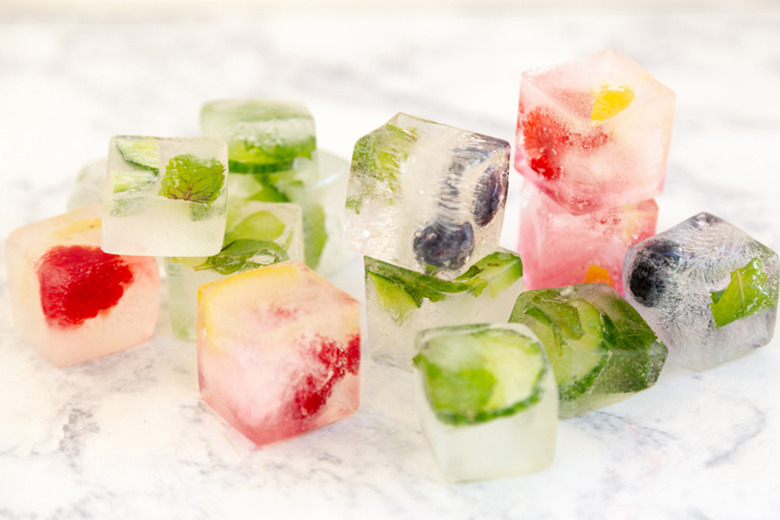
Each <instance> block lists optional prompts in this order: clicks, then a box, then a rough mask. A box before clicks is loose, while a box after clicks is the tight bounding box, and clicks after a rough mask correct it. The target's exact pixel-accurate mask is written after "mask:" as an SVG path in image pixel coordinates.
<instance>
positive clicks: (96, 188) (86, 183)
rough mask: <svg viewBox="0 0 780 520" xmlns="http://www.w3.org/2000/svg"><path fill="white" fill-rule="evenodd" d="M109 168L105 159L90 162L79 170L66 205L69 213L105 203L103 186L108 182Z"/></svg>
mask: <svg viewBox="0 0 780 520" xmlns="http://www.w3.org/2000/svg"><path fill="white" fill-rule="evenodd" d="M107 166H108V164H107V160H106V158H105V157H103V158H101V159H94V160H92V161H89V162H88V163H86V164H85V165H84V166H83V167H82V168H81V170H79V173H78V176H77V177H76V181H75V182H74V183H73V186H72V187H71V189H70V194H69V195H68V200H67V202H66V203H65V208H66V209H67V210H68V211H72V210H74V209H76V208H81V207H83V206H89V205H90V204H102V203H103V185H104V184H105V181H106V169H107Z"/></svg>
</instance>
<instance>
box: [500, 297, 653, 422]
mask: <svg viewBox="0 0 780 520" xmlns="http://www.w3.org/2000/svg"><path fill="white" fill-rule="evenodd" d="M509 321H511V322H513V323H522V324H523V325H526V326H528V327H529V328H530V329H531V330H532V331H533V332H534V334H536V335H537V336H538V337H539V339H540V340H541V341H542V344H543V345H544V348H545V350H546V351H547V357H548V358H549V359H550V363H551V365H552V368H553V371H554V372H555V379H556V381H557V383H558V395H559V397H560V410H559V414H560V416H561V417H562V418H567V417H574V416H576V415H582V414H585V413H588V412H591V411H593V410H596V409H598V408H603V407H605V406H608V405H610V404H613V403H617V402H619V401H622V400H624V399H626V398H628V397H631V396H632V395H634V394H636V393H637V392H640V391H642V390H645V389H647V388H649V387H651V386H653V385H654V384H655V382H656V381H657V380H658V376H659V375H660V373H661V369H662V368H663V366H664V362H665V361H666V357H667V353H668V351H667V348H666V346H665V345H664V344H663V343H662V342H660V341H658V338H657V337H656V335H655V333H654V332H653V331H652V330H651V329H650V326H649V325H648V324H647V323H646V322H645V321H644V320H643V319H642V317H641V316H640V315H639V313H637V311H636V310H635V309H634V308H633V307H631V305H629V304H628V302H626V300H624V299H623V298H621V297H620V295H619V294H618V293H617V291H615V290H614V289H613V288H612V287H610V286H608V285H606V284H601V283H587V284H579V285H573V286H568V287H556V288H553V289H539V290H535V291H526V292H524V293H523V294H521V295H520V296H519V297H518V298H517V302H516V303H515V306H514V309H512V316H511V318H510V319H509Z"/></svg>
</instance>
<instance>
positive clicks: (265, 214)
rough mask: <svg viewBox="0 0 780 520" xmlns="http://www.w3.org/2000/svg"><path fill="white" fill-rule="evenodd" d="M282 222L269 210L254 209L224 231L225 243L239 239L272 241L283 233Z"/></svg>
mask: <svg viewBox="0 0 780 520" xmlns="http://www.w3.org/2000/svg"><path fill="white" fill-rule="evenodd" d="M285 227H286V226H285V225H284V222H282V221H281V220H279V218H278V217H276V215H274V214H273V213H271V212H269V211H256V212H254V213H252V214H251V215H249V216H247V217H245V218H244V219H242V220H241V221H239V222H237V223H236V224H235V225H232V226H230V229H229V230H228V232H227V233H225V240H224V242H225V244H229V243H231V242H235V241H237V240H241V239H249V240H260V241H265V242H273V241H274V240H276V239H277V238H279V237H280V236H282V233H284V229H285Z"/></svg>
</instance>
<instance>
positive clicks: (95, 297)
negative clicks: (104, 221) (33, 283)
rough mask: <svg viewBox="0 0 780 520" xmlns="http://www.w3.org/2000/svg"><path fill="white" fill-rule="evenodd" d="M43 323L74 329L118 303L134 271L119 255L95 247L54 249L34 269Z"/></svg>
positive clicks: (57, 247) (59, 247)
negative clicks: (36, 276)
mask: <svg viewBox="0 0 780 520" xmlns="http://www.w3.org/2000/svg"><path fill="white" fill-rule="evenodd" d="M36 271H37V274H38V281H39V285H40V295H41V307H42V308H43V315H44V316H45V317H46V322H47V323H48V324H49V325H51V326H56V327H60V328H69V327H77V326H80V325H81V324H83V323H84V322H85V321H86V320H88V319H90V318H94V317H95V316H97V315H98V314H99V313H101V312H103V311H106V310H108V309H110V308H112V307H113V306H114V305H116V304H117V302H118V301H119V299H120V298H122V295H123V294H124V292H125V287H127V285H128V284H130V282H132V281H133V272H132V270H131V269H130V266H129V265H127V262H125V260H124V259H123V258H122V257H121V256H118V255H112V254H109V253H104V252H103V251H102V250H101V249H100V248H99V247H95V246H56V247H53V248H51V249H49V250H48V251H47V252H46V253H45V254H44V255H43V256H42V257H41V259H40V260H39V261H38V265H37V266H36Z"/></svg>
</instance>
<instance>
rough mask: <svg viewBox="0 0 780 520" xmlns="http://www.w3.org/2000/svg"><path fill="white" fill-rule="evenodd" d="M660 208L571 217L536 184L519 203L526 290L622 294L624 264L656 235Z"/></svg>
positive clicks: (648, 205) (648, 203) (631, 207)
mask: <svg viewBox="0 0 780 520" xmlns="http://www.w3.org/2000/svg"><path fill="white" fill-rule="evenodd" d="M657 220H658V204H656V202H655V201H654V200H652V199H651V200H645V201H642V202H639V203H636V204H627V205H625V206H620V207H618V208H611V209H604V210H598V211H594V212H592V213H586V214H584V215H572V214H571V213H569V212H568V211H566V210H565V209H563V208H562V207H561V206H559V205H558V204H556V203H555V201H553V200H552V199H551V198H550V197H548V196H547V195H545V194H544V192H542V191H540V190H539V189H538V188H536V186H534V185H533V184H531V183H528V182H526V183H524V185H523V188H522V192H521V198H520V240H519V242H518V246H517V250H518V252H519V253H520V256H521V257H522V258H523V263H524V268H525V273H524V275H523V277H524V278H523V283H524V284H525V289H526V290H529V289H544V288H548V287H563V286H565V285H575V284H580V283H587V282H600V283H606V284H608V285H610V286H612V287H614V288H615V289H617V291H618V292H620V293H621V294H622V293H623V260H624V259H625V256H626V251H627V250H628V248H629V247H631V246H632V245H633V244H635V243H637V242H639V241H640V240H644V239H645V238H648V237H650V236H652V235H654V234H655V227H656V222H657Z"/></svg>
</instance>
